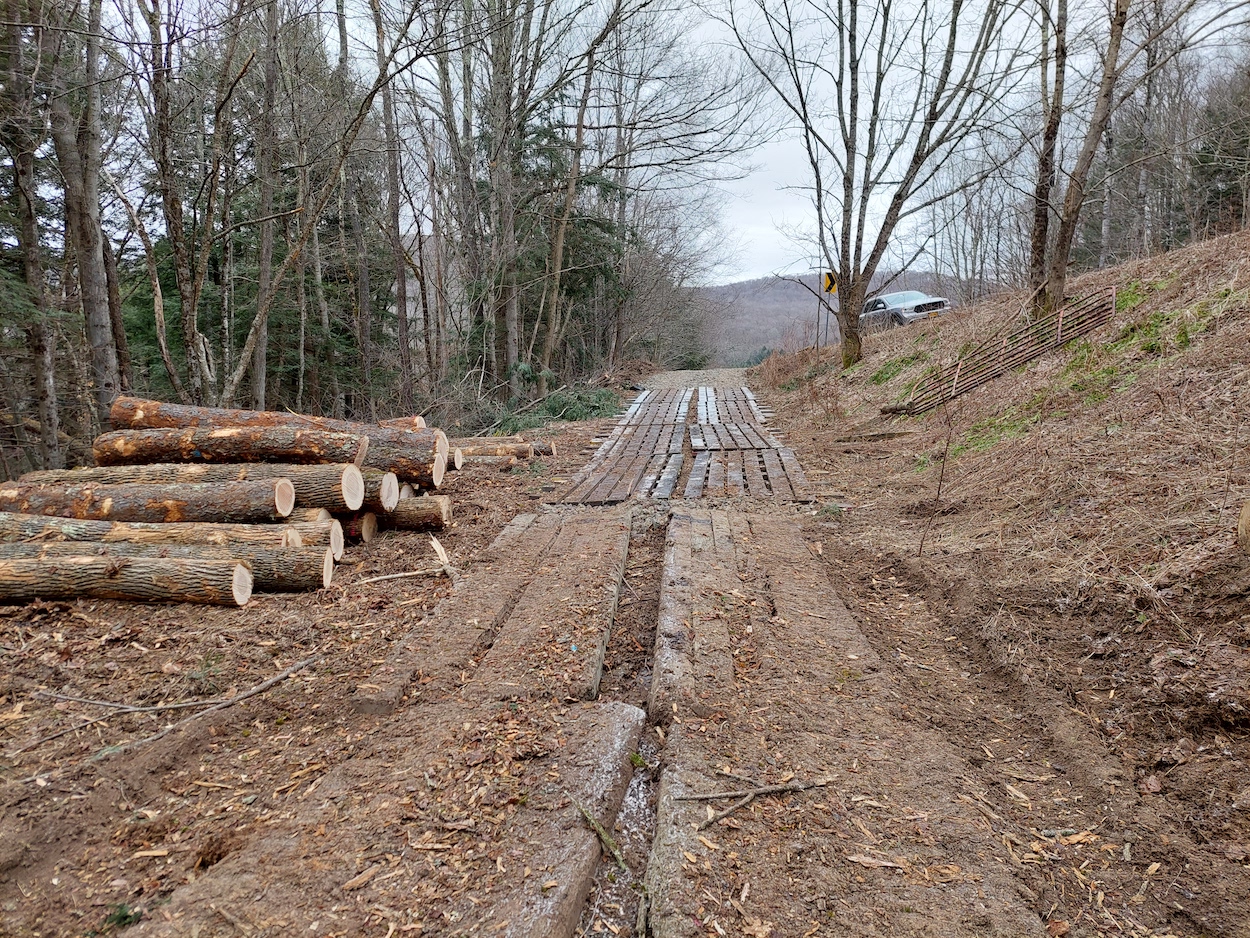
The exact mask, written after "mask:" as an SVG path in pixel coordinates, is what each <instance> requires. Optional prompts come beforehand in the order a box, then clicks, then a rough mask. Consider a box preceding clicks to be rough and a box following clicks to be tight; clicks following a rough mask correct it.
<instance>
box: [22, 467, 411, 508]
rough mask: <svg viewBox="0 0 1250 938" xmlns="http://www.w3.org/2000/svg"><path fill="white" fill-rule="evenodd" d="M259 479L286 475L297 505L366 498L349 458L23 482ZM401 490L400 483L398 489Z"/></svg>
mask: <svg viewBox="0 0 1250 938" xmlns="http://www.w3.org/2000/svg"><path fill="white" fill-rule="evenodd" d="M256 479H287V480H289V481H290V482H291V484H292V485H293V486H294V487H295V504H296V505H297V506H301V507H305V506H317V507H324V508H328V509H331V510H334V511H356V510H357V509H358V508H360V506H361V504H362V502H363V501H364V499H365V494H366V486H365V480H364V477H363V476H362V475H361V473H360V469H358V468H357V467H356V466H355V465H353V464H351V463H346V464H342V463H325V464H321V465H291V464H288V463H151V464H148V465H138V466H99V467H96V468H94V469H63V470H61V471H59V472H53V471H45V472H28V473H26V474H25V475H23V476H22V477H21V478H20V479H19V480H18V481H19V482H31V483H34V482H38V483H45V484H46V483H58V484H62V485H80V484H83V483H88V482H94V483H104V484H108V485H119V484H125V483H147V484H152V483H162V484H165V483H175V482H180V483H186V482H192V483H223V482H245V481H251V480H256ZM397 491H398V488H397Z"/></svg>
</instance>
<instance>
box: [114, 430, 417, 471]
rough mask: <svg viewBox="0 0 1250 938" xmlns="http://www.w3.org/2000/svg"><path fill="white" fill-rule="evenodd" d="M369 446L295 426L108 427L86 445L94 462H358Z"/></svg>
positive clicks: (362, 439) (363, 439)
mask: <svg viewBox="0 0 1250 938" xmlns="http://www.w3.org/2000/svg"><path fill="white" fill-rule="evenodd" d="M391 432H394V431H391ZM368 449H369V437H367V436H360V435H359V434H355V433H332V432H328V431H325V430H305V429H299V428H295V427H231V428H228V429H221V430H212V429H207V430H201V429H196V428H194V427H189V428H186V429H181V430H178V429H153V430H113V431H111V432H109V433H102V434H100V435H99V436H98V437H96V438H95V442H94V443H92V445H91V452H92V455H94V456H95V461H96V465H99V466H125V465H133V464H135V463H153V462H224V463H237V462H286V463H301V464H303V463H352V464H353V465H357V466H359V465H360V464H361V463H362V462H363V461H364V458H365V454H366V453H367V452H368Z"/></svg>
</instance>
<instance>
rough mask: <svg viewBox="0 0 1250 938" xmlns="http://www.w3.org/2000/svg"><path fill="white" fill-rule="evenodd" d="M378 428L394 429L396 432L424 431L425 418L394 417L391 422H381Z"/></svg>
mask: <svg viewBox="0 0 1250 938" xmlns="http://www.w3.org/2000/svg"><path fill="white" fill-rule="evenodd" d="M378 426H380V427H392V428H394V429H396V430H424V429H425V426H426V424H425V418H424V417H422V416H421V415H420V414H414V415H413V416H411V417H392V418H390V419H389V420H379V421H378Z"/></svg>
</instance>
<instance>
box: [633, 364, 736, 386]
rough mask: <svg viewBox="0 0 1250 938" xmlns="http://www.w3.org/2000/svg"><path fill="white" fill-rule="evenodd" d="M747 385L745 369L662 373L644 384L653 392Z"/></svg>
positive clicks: (648, 379)
mask: <svg viewBox="0 0 1250 938" xmlns="http://www.w3.org/2000/svg"><path fill="white" fill-rule="evenodd" d="M746 383H747V370H746V369H745V368H706V369H704V370H702V371H662V372H660V373H659V374H655V375H652V376H651V377H649V378H647V379H646V380H644V381H643V382H642V385H643V387H645V388H649V389H651V390H653V391H667V390H672V389H674V388H701V387H709V388H740V387H742V386H743V385H745V384H746Z"/></svg>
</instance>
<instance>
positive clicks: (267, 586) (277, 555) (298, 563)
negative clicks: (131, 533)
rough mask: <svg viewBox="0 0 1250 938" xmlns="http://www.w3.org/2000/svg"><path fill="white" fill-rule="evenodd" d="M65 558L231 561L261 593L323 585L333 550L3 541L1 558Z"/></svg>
mask: <svg viewBox="0 0 1250 938" xmlns="http://www.w3.org/2000/svg"><path fill="white" fill-rule="evenodd" d="M62 557H105V558H110V557H111V558H116V559H117V560H121V559H122V558H129V557H142V558H152V559H161V558H170V559H174V560H216V561H222V560H228V561H232V562H234V563H242V564H246V565H247V566H248V567H250V568H251V571H252V578H253V586H254V588H255V589H256V590H257V591H259V592H267V593H297V592H303V591H305V590H317V589H325V588H326V587H327V586H329V585H330V581H331V579H332V578H333V576H334V554H333V552H332V551H331V550H330V548H328V547H258V546H256V545H254V544H231V545H228V546H225V547H219V546H216V545H203V544H133V543H125V542H120V543H112V544H102V543H100V542H98V541H77V542H67V541H51V542H49V541H45V542H42V543H37V544H36V543H26V544H0V561H4V560H56V559H59V558H62Z"/></svg>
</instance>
